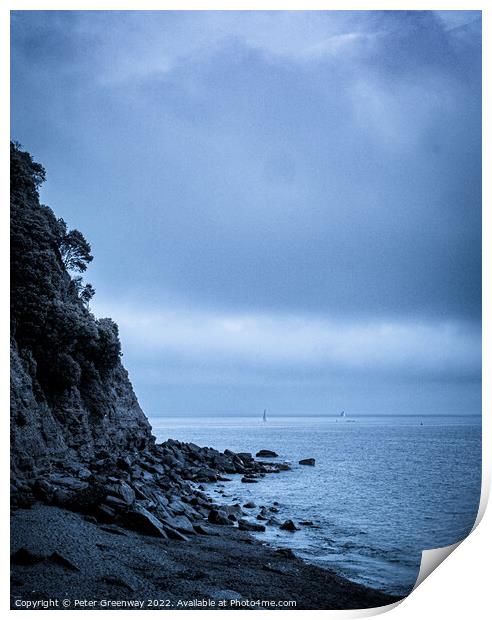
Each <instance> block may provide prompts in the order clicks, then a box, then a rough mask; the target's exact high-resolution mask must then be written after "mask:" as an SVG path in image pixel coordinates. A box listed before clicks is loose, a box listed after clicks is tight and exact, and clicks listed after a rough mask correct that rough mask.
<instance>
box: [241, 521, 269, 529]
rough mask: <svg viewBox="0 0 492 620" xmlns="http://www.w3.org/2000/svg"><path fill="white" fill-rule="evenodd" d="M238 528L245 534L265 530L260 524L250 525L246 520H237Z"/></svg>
mask: <svg viewBox="0 0 492 620" xmlns="http://www.w3.org/2000/svg"><path fill="white" fill-rule="evenodd" d="M238 528H239V529H240V530H243V531H245V532H264V531H265V530H266V528H265V526H264V525H262V524H261V523H251V521H247V520H246V519H239V521H238Z"/></svg>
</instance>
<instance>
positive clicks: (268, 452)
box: [256, 450, 278, 459]
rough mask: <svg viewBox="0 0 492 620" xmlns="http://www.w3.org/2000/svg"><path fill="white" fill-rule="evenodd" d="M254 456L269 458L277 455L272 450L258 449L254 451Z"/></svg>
mask: <svg viewBox="0 0 492 620" xmlns="http://www.w3.org/2000/svg"><path fill="white" fill-rule="evenodd" d="M256 456H257V457H259V458H264V459H271V458H275V457H277V456H278V454H277V453H276V452H274V451H273V450H260V451H259V452H257V453H256Z"/></svg>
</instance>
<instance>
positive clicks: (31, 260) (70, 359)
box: [10, 144, 152, 491]
mask: <svg viewBox="0 0 492 620" xmlns="http://www.w3.org/2000/svg"><path fill="white" fill-rule="evenodd" d="M43 180H44V170H43V168H42V167H41V166H40V165H39V164H37V163H35V162H34V161H33V160H32V158H31V156H30V155H29V154H28V153H26V152H24V151H22V150H21V148H20V147H19V146H18V145H16V144H11V204H10V208H11V392H10V393H11V412H10V415H11V447H12V450H11V458H12V473H13V484H14V487H13V490H14V491H15V489H16V488H17V486H19V485H20V486H22V485H23V483H24V482H25V481H26V480H31V479H33V478H34V477H36V475H37V474H38V473H39V472H42V471H43V470H45V469H46V468H49V465H50V463H51V462H52V461H53V460H56V459H64V460H65V461H67V462H68V461H71V462H72V465H73V466H74V467H75V466H76V464H77V463H79V464H80V466H82V463H83V462H87V461H88V460H91V459H94V458H96V457H97V455H98V454H100V453H101V451H107V452H111V453H117V452H120V451H121V450H128V449H133V448H143V447H144V446H146V445H147V444H149V443H150V442H152V435H151V429H150V425H149V423H148V421H147V419H146V417H145V415H144V413H143V412H142V410H141V408H140V406H139V404H138V401H137V399H136V397H135V394H134V392H133V388H132V385H131V383H130V380H129V378H128V374H127V372H126V370H125V369H124V368H123V366H122V364H121V361H120V343H119V339H118V330H117V326H116V325H115V324H114V323H113V322H112V321H111V320H110V319H102V320H97V319H96V318H95V317H94V316H93V315H92V313H91V312H90V310H89V308H88V300H89V293H92V292H93V289H92V287H90V285H87V284H83V282H82V278H81V276H80V275H78V274H80V273H82V272H83V271H84V270H85V267H86V264H87V263H88V262H90V260H92V256H91V255H90V246H89V244H88V243H87V242H86V241H85V239H84V238H83V236H82V235H81V234H80V233H78V231H68V230H67V227H66V224H65V222H63V220H60V219H57V218H56V217H55V215H54V213H53V211H52V210H51V209H50V208H49V207H46V206H44V205H41V204H40V202H39V194H38V187H39V185H40V184H41V183H42V181H43Z"/></svg>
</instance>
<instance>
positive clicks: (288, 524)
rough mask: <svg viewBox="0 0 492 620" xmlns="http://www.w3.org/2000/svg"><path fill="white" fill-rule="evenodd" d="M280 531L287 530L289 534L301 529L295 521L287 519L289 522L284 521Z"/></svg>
mask: <svg viewBox="0 0 492 620" xmlns="http://www.w3.org/2000/svg"><path fill="white" fill-rule="evenodd" d="M280 529H281V530H287V531H288V532H297V530H298V529H299V528H298V527H297V525H296V524H295V523H294V521H292V520H291V519H287V521H284V522H283V523H282V525H281V526H280Z"/></svg>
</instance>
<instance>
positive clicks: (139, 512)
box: [124, 506, 168, 538]
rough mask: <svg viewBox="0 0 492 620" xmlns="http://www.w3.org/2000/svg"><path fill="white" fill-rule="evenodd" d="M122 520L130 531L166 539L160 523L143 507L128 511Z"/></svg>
mask: <svg viewBox="0 0 492 620" xmlns="http://www.w3.org/2000/svg"><path fill="white" fill-rule="evenodd" d="M124 520H125V523H126V524H127V525H128V526H129V527H130V528H131V529H134V530H135V531H137V532H141V533H142V534H147V535H149V536H158V537H160V538H168V536H167V534H166V532H165V531H164V528H163V526H162V523H161V521H159V519H157V517H154V515H153V514H152V513H150V512H149V511H148V510H147V509H146V508H144V507H143V506H136V507H135V508H134V510H129V511H128V512H127V513H126V514H125V516H124Z"/></svg>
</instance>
